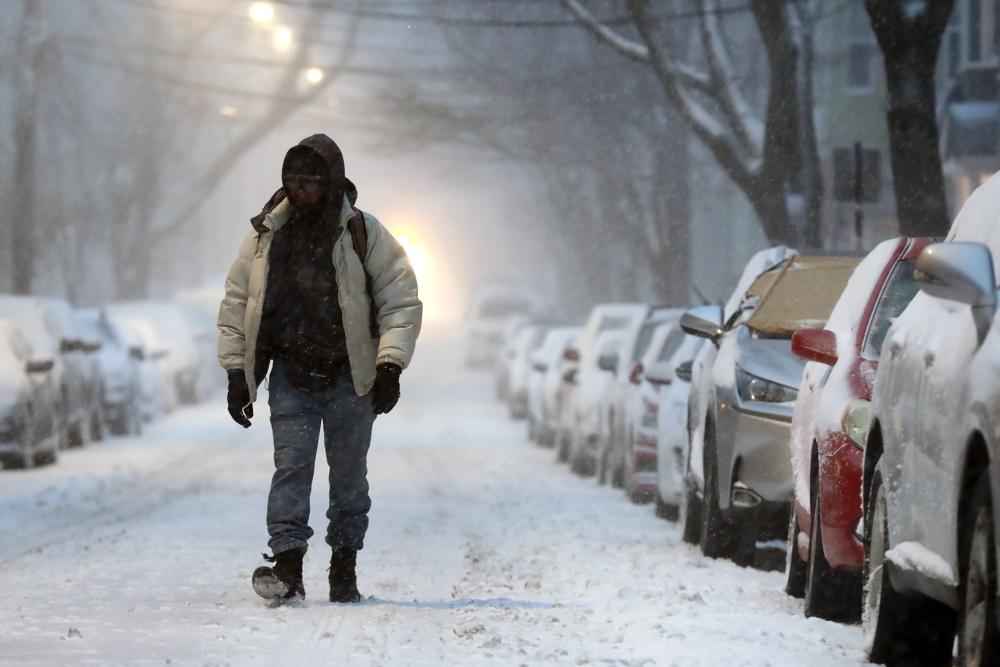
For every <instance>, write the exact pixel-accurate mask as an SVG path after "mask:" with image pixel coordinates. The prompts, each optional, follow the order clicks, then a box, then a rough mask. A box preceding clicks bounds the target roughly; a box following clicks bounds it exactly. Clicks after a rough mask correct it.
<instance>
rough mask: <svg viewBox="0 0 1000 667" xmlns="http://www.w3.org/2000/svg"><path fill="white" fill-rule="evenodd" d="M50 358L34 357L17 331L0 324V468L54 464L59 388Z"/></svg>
mask: <svg viewBox="0 0 1000 667" xmlns="http://www.w3.org/2000/svg"><path fill="white" fill-rule="evenodd" d="M54 365H55V363H54V361H53V360H52V359H40V358H37V357H35V358H32V348H31V345H30V344H29V343H28V341H27V339H25V337H24V334H23V333H21V331H20V329H19V328H18V327H17V326H15V325H14V324H13V323H12V322H10V321H8V320H3V319H0V464H3V466H4V467H6V468H30V467H32V466H35V465H42V464H45V463H52V462H54V461H55V460H56V456H57V451H58V449H59V413H58V411H59V404H58V398H59V394H58V387H57V385H56V382H55V380H54V379H53V376H52V369H53V367H54Z"/></svg>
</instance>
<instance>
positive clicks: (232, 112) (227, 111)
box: [219, 104, 240, 118]
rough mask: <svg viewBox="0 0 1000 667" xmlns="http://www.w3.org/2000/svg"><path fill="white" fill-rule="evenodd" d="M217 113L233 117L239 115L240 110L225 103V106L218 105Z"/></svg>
mask: <svg viewBox="0 0 1000 667" xmlns="http://www.w3.org/2000/svg"><path fill="white" fill-rule="evenodd" d="M219 113H220V114H222V115H223V116H225V117H226V118H234V117H236V116H238V115H240V110H239V109H237V108H236V107H231V106H229V105H228V104H227V105H226V106H222V107H219Z"/></svg>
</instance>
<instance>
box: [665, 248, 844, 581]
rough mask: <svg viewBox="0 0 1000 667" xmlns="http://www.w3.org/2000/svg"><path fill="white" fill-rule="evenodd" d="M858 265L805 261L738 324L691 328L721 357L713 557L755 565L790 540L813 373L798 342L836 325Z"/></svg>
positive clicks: (705, 517) (775, 272)
mask: <svg viewBox="0 0 1000 667" xmlns="http://www.w3.org/2000/svg"><path fill="white" fill-rule="evenodd" d="M857 265H858V259H857V258H851V257H803V256H800V255H796V256H795V257H791V258H789V259H787V260H785V261H784V262H782V263H781V264H779V265H777V266H775V267H774V268H772V269H770V270H768V271H765V272H764V273H762V274H761V275H760V276H759V277H758V278H757V280H755V281H754V283H753V284H752V285H751V286H750V289H748V290H747V293H746V296H745V298H744V300H743V303H742V305H741V306H740V308H739V309H738V310H737V312H736V314H735V316H734V318H733V319H732V320H731V321H730V322H727V323H723V322H720V321H719V320H718V319H715V318H714V317H713V318H712V319H705V318H704V317H703V316H701V315H700V313H701V312H702V309H693V310H692V311H688V313H686V314H685V315H684V317H683V318H682V319H681V327H682V328H683V329H684V330H685V331H686V332H687V333H689V334H691V335H694V336H700V337H702V338H707V339H708V340H710V341H712V343H713V344H715V345H718V348H719V353H718V355H717V356H716V357H715V360H714V363H713V365H712V368H711V371H710V372H711V378H712V382H711V385H710V387H709V394H708V398H709V400H708V402H707V405H708V410H707V413H706V417H705V426H704V450H703V452H702V456H703V459H702V461H703V468H702V469H703V470H704V484H703V486H702V487H701V488H698V489H696V492H700V493H699V495H700V498H701V499H702V512H701V540H700V543H701V548H702V551H703V552H704V553H705V555H707V556H711V557H716V558H718V557H728V558H732V559H734V560H736V561H737V562H742V563H749V562H752V560H753V558H754V556H755V555H756V545H757V543H758V542H759V541H766V540H770V539H775V538H778V537H781V538H784V537H785V535H786V531H787V528H788V516H789V515H788V512H789V511H790V501H791V491H792V472H791V454H790V450H789V442H788V440H789V427H790V424H791V421H792V409H793V406H794V403H795V398H796V394H797V389H798V386H799V383H800V382H801V380H802V370H803V367H804V366H805V364H804V362H803V361H801V360H800V359H798V358H796V357H795V356H793V355H792V350H791V338H792V334H794V333H795V332H796V331H797V330H798V329H802V328H809V327H817V326H822V325H823V324H824V323H825V322H826V319H827V317H829V315H830V311H832V310H833V306H834V304H835V303H836V302H837V299H838V298H839V297H840V294H841V292H842V291H843V288H844V286H845V285H846V284H847V280H848V278H850V276H851V274H852V273H853V271H854V269H855V267H856V266H857ZM715 312H716V313H717V311H715ZM713 315H714V313H713ZM691 458H693V453H692V457H691Z"/></svg>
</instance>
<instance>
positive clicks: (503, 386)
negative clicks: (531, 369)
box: [491, 315, 530, 402]
mask: <svg viewBox="0 0 1000 667" xmlns="http://www.w3.org/2000/svg"><path fill="white" fill-rule="evenodd" d="M529 321H530V320H529V319H528V318H527V317H523V316H521V315H514V316H511V317H509V318H508V319H507V321H506V322H505V323H504V325H503V327H502V328H501V332H502V333H501V334H500V337H499V339H498V343H497V349H496V350H495V352H494V353H493V357H492V360H491V364H492V366H493V393H494V395H495V396H496V398H497V400H498V401H501V402H506V401H507V398H508V396H509V394H510V374H511V367H512V365H513V363H514V358H515V357H516V356H517V351H516V349H515V345H516V344H517V334H518V333H519V332H520V331H521V329H523V328H524V327H525V326H527V325H528V322H529Z"/></svg>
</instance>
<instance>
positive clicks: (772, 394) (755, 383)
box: [736, 366, 799, 403]
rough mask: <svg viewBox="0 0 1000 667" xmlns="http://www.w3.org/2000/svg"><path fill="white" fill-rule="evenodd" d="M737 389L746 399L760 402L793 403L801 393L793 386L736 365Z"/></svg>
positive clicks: (741, 396)
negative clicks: (771, 379)
mask: <svg viewBox="0 0 1000 667" xmlns="http://www.w3.org/2000/svg"><path fill="white" fill-rule="evenodd" d="M736 391H737V392H739V395H740V398H741V399H743V400H744V401H757V402H760V403H791V402H792V401H794V400H795V399H796V397H797V396H798V395H799V392H798V390H796V389H793V388H792V387H787V386H785V385H783V384H778V383H777V382H771V381H770V380H765V379H764V378H761V377H757V376H756V375H751V374H750V373H747V372H746V371H745V370H743V369H742V368H740V367H739V366H737V367H736Z"/></svg>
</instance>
